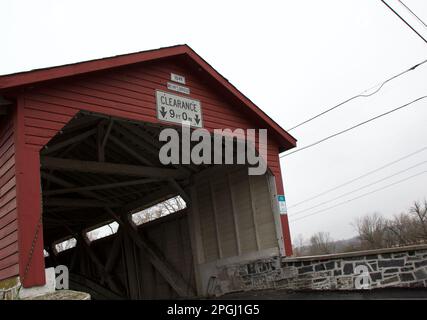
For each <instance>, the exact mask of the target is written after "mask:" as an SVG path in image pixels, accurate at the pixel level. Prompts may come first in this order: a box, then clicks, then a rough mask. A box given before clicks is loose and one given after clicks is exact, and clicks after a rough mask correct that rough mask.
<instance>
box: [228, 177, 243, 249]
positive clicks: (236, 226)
mask: <svg viewBox="0 0 427 320" xmlns="http://www.w3.org/2000/svg"><path fill="white" fill-rule="evenodd" d="M227 185H228V192H229V194H230V200H231V210H232V212H233V223H234V233H235V236H236V244H237V254H238V255H239V256H240V255H241V254H242V245H241V244H240V231H239V220H238V219H237V208H236V200H235V199H234V196H233V189H232V187H231V180H230V174H228V173H227Z"/></svg>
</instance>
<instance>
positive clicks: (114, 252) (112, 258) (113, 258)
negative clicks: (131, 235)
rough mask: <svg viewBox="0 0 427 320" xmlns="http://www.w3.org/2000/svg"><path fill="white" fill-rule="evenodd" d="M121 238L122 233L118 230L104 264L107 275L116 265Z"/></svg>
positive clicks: (120, 249)
mask: <svg viewBox="0 0 427 320" xmlns="http://www.w3.org/2000/svg"><path fill="white" fill-rule="evenodd" d="M122 236H123V231H122V230H121V229H120V228H119V230H118V231H117V234H116V238H115V240H114V243H113V246H112V248H111V251H110V255H109V256H108V259H107V262H106V263H105V271H106V272H108V273H110V272H111V271H112V270H113V268H114V266H115V264H116V263H117V258H118V257H119V255H120V252H121V251H122V238H123V237H122Z"/></svg>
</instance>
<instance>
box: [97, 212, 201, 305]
mask: <svg viewBox="0 0 427 320" xmlns="http://www.w3.org/2000/svg"><path fill="white" fill-rule="evenodd" d="M105 210H106V211H107V212H108V213H109V214H110V215H111V216H112V217H113V218H114V220H116V221H117V223H119V225H120V226H121V227H122V228H123V229H124V230H125V231H126V232H127V233H128V235H129V236H130V237H131V238H132V240H133V241H134V242H135V244H136V245H137V246H138V247H139V248H140V249H142V250H143V251H144V252H145V253H146V254H147V257H148V259H149V260H150V263H151V264H152V265H153V266H154V267H155V268H156V270H157V271H158V272H159V273H160V274H161V275H162V277H163V278H164V279H165V280H166V281H167V282H168V283H169V285H170V286H171V287H172V288H173V289H174V290H175V291H176V293H178V295H179V296H180V297H188V296H194V295H195V293H194V289H193V288H192V287H191V285H190V284H188V283H187V282H186V281H185V280H184V279H183V278H182V276H181V275H180V274H179V273H177V272H176V271H175V270H174V269H173V268H172V266H171V265H170V264H169V263H168V262H167V260H166V258H165V257H164V256H163V254H162V253H161V252H159V251H158V250H157V249H156V248H155V247H154V246H153V245H152V244H150V243H149V242H148V240H147V239H145V238H144V237H143V236H142V235H140V234H139V233H138V232H137V231H136V230H135V229H134V228H133V227H132V226H131V225H130V222H129V220H127V219H121V218H120V217H119V216H118V215H116V214H115V213H114V212H113V211H112V210H111V209H110V208H105Z"/></svg>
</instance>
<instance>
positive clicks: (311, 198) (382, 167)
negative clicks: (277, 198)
mask: <svg viewBox="0 0 427 320" xmlns="http://www.w3.org/2000/svg"><path fill="white" fill-rule="evenodd" d="M425 150H427V146H426V147H424V148H421V149H419V150H416V151H414V152H411V153H410V154H407V155H405V156H403V157H400V158H399V159H396V160H394V161H391V162H388V163H386V164H385V165H382V166H381V167H378V168H376V169H374V170H371V171H369V172H367V173H365V174H362V175H360V176H358V177H356V178H353V179H351V180H349V181H346V182H344V183H342V184H339V185H337V186H335V187H333V188H331V189H328V190H326V191H323V192H321V193H319V194H316V195H314V196H312V197H310V198H307V199H304V200H302V201H300V202H297V203H295V204H293V205H290V206H289V207H288V209H291V208H295V207H297V206H299V205H301V204H303V203H306V202H308V201H311V200H314V199H317V198H319V197H320V196H323V195H325V194H327V193H329V192H331V191H335V190H337V189H339V188H342V187H344V186H346V185H349V184H350V183H353V182H355V181H357V180H360V179H362V178H365V177H367V176H369V175H371V174H373V173H375V172H378V171H380V170H382V169H385V168H387V167H390V166H391V165H393V164H395V163H398V162H400V161H402V160H405V159H407V158H409V157H412V156H413V155H416V154H418V153H420V152H422V151H425Z"/></svg>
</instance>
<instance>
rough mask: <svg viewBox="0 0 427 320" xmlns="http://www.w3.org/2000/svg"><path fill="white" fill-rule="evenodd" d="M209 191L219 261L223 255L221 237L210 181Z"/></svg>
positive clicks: (210, 182)
mask: <svg viewBox="0 0 427 320" xmlns="http://www.w3.org/2000/svg"><path fill="white" fill-rule="evenodd" d="M209 190H210V196H211V205H212V211H213V217H214V222H215V235H216V243H217V245H218V256H219V258H220V259H222V257H223V253H222V243H221V237H220V235H219V227H218V210H217V208H216V203H215V193H214V189H213V185H212V181H209Z"/></svg>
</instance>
